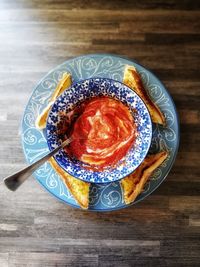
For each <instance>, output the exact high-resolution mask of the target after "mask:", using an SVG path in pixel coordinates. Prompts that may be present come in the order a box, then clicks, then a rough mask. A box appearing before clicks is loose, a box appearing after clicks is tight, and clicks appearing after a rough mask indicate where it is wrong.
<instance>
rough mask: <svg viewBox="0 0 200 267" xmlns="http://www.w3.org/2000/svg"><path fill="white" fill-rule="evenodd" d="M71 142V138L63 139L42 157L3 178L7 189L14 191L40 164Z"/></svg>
mask: <svg viewBox="0 0 200 267" xmlns="http://www.w3.org/2000/svg"><path fill="white" fill-rule="evenodd" d="M70 142H71V139H70V138H69V139H67V140H65V141H64V142H63V143H62V144H61V145H60V146H58V147H57V148H55V149H54V150H52V151H51V152H50V153H48V154H47V155H46V156H44V157H43V158H41V159H39V160H37V161H36V162H34V163H33V164H31V165H29V166H28V167H26V168H24V169H22V170H20V171H18V172H17V173H14V174H12V175H10V176H8V177H6V178H4V180H3V181H4V183H5V185H6V186H7V188H8V189H10V190H11V191H15V190H16V189H17V188H18V187H19V186H20V185H21V184H22V183H23V182H24V181H25V180H26V179H27V178H28V177H29V176H30V175H31V174H32V173H33V172H34V171H36V170H37V169H38V168H39V167H40V166H41V165H43V164H44V163H45V162H46V161H47V160H48V159H50V158H51V157H52V156H53V155H55V154H56V153H57V152H58V151H59V150H60V149H61V148H63V147H65V146H66V145H68V144H69V143H70Z"/></svg>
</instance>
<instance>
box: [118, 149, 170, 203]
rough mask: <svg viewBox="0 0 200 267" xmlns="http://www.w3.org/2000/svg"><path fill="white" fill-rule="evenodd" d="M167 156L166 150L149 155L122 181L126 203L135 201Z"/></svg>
mask: <svg viewBox="0 0 200 267" xmlns="http://www.w3.org/2000/svg"><path fill="white" fill-rule="evenodd" d="M167 156H168V152H166V151H163V152H159V153H157V154H153V155H149V156H147V157H146V158H145V159H144V161H143V162H142V163H141V165H140V166H139V167H138V168H137V169H136V170H135V171H134V172H133V173H132V174H130V175H129V176H127V177H125V178H124V179H122V180H121V181H120V183H121V186H122V189H123V195H124V201H125V203H126V204H130V203H131V202H133V201H134V200H135V199H136V197H137V196H138V195H139V194H140V193H141V192H142V190H143V188H144V185H145V183H146V182H147V180H148V179H149V177H150V176H151V174H152V173H153V171H154V170H155V169H156V168H158V167H159V166H160V165H161V164H162V163H163V161H164V160H165V159H166V158H167Z"/></svg>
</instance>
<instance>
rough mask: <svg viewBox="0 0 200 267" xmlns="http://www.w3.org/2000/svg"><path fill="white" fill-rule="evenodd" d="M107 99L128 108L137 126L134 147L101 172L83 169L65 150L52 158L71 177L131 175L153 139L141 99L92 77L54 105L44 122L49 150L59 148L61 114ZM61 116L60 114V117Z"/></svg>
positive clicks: (91, 178)
mask: <svg viewBox="0 0 200 267" xmlns="http://www.w3.org/2000/svg"><path fill="white" fill-rule="evenodd" d="M98 96H107V97H111V98H114V99H116V100H118V101H120V102H122V103H124V104H125V105H126V106H128V107H129V109H130V111H134V112H132V115H133V117H134V122H135V124H136V127H137V136H136V139H135V143H134V145H133V146H132V147H131V149H130V150H129V151H128V153H127V155H126V156H125V158H124V159H122V160H121V164H120V162H119V163H118V164H117V166H116V167H115V168H110V167H107V168H105V169H104V170H103V171H101V172H97V171H92V170H88V169H86V168H84V163H83V162H81V161H78V160H76V159H74V158H71V157H69V156H68V155H67V153H66V152H65V151H64V149H61V150H60V151H59V152H58V153H57V154H56V155H55V156H54V158H55V160H56V161H57V162H58V164H59V165H60V166H61V167H62V168H63V169H65V170H66V172H68V173H69V174H71V175H72V176H74V177H76V178H79V179H81V180H83V181H86V182H91V183H109V182H114V181H118V180H120V179H122V178H124V177H125V176H127V175H129V174H130V173H132V172H133V171H134V170H135V169H136V168H137V167H138V166H139V165H140V164H141V162H142V161H143V160H144V158H145V157H146V155H147V152H148V150H149V147H150V144H151V137H152V124H151V118H150V115H149V112H148V110H147V107H146V106H145V104H144V102H143V101H142V100H141V98H140V97H139V96H138V95H137V94H136V93H135V92H134V91H133V90H131V89H130V88H129V87H127V86H126V85H124V84H122V83H120V82H118V81H115V80H112V79H108V78H91V79H86V80H83V81H80V82H77V83H76V84H74V85H73V86H72V87H71V88H69V89H67V90H66V91H65V92H64V93H63V94H62V95H61V96H60V97H59V98H58V99H57V100H56V101H55V102H54V104H53V106H52V109H51V111H50V112H49V117H48V119H47V127H46V136H47V143H48V146H49V149H50V150H53V149H55V148H56V147H58V146H59V145H60V144H61V143H62V140H60V139H59V136H58V125H60V124H61V123H64V122H63V119H62V116H61V114H63V112H64V113H65V114H66V113H68V112H71V111H72V110H73V109H74V108H75V107H76V106H77V105H79V104H80V103H81V102H83V101H85V100H88V99H91V98H92V97H98ZM59 114H60V115H59Z"/></svg>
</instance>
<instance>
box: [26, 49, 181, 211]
mask: <svg viewBox="0 0 200 267" xmlns="http://www.w3.org/2000/svg"><path fill="white" fill-rule="evenodd" d="M126 64H129V65H134V66H135V67H136V68H137V70H138V71H139V73H140V75H141V77H142V80H143V83H144V85H145V87H146V89H147V90H148V91H149V94H150V95H151V97H152V98H153V99H154V101H155V102H156V103H157V105H159V107H160V108H161V110H162V111H163V112H164V114H165V116H166V120H167V127H166V128H163V127H162V126H158V125H156V126H155V125H154V127H153V139H152V144H151V148H150V151H151V152H157V151H160V150H162V149H167V150H169V152H170V156H169V157H168V159H167V160H166V161H165V163H164V164H162V166H160V167H159V168H158V169H157V170H156V172H154V174H153V176H152V177H151V179H150V181H149V182H148V183H147V184H146V186H145V190H144V192H143V193H141V194H140V195H139V196H138V197H137V199H136V201H135V202H134V203H137V202H139V201H141V200H143V199H144V198H145V197H147V196H148V195H149V194H151V193H152V192H153V191H154V190H155V189H156V188H157V187H158V186H159V185H160V184H161V183H162V181H163V180H164V179H165V177H166V176H167V174H168V173H169V171H170V169H171V167H172V165H173V163H174V160H175V158H176V155H177V151H178V146H179V139H180V137H179V135H180V134H179V120H178V115H177V112H176V108H175V105H174V102H173V100H172V98H171V96H170V95H169V93H168V92H167V90H166V89H165V87H164V85H163V84H162V83H161V82H160V81H159V80H158V78H157V77H156V76H155V75H154V74H153V73H152V72H150V71H149V70H147V69H145V68H144V67H143V66H141V65H139V64H138V63H136V62H134V61H130V60H128V59H125V58H122V57H119V56H115V55H110V54H91V55H84V56H80V57H77V58H73V59H70V60H67V61H66V62H64V63H63V64H61V65H59V66H57V67H56V68H55V69H53V70H52V71H50V72H49V73H48V74H47V75H46V76H45V77H44V78H43V79H42V80H41V81H40V82H39V83H38V85H37V86H36V87H35V89H34V91H33V93H32V95H31V97H30V100H29V102H28V104H27V106H26V108H25V112H24V116H23V119H22V145H23V150H24V154H25V157H26V160H27V162H28V163H33V162H34V161H35V160H37V159H39V158H40V157H41V156H43V155H45V154H46V153H47V152H48V146H47V142H46V137H45V133H44V132H40V131H38V130H37V129H36V128H35V120H36V118H37V116H38V115H39V114H40V112H41V111H42V109H43V108H44V107H45V106H46V105H47V103H48V99H49V98H50V95H51V93H52V92H53V90H54V89H55V87H56V85H57V83H58V81H59V80H60V79H61V77H62V74H63V73H64V72H66V71H68V72H70V73H72V76H73V79H74V81H78V80H81V79H87V78H90V77H105V78H111V79H114V80H118V81H122V78H123V71H124V66H125V65H126ZM34 177H35V178H36V179H37V181H39V183H40V184H41V185H42V186H43V187H44V188H46V189H47V190H48V191H49V192H50V193H51V194H53V195H54V196H55V197H57V198H58V199H59V200H62V201H64V202H65V203H67V204H69V205H71V206H74V207H78V208H79V206H78V205H77V204H76V202H75V200H74V199H73V197H72V196H71V194H70V193H69V191H68V190H67V188H66V187H65V186H64V184H63V182H62V181H61V179H60V178H59V177H58V175H57V173H56V172H55V171H54V170H53V169H52V168H51V166H50V164H49V163H45V164H44V165H43V166H42V167H41V168H40V169H38V170H37V171H36V172H35V173H34ZM127 206H129V205H126V204H125V203H124V201H123V197H122V189H121V186H120V183H119V182H114V183H110V184H101V185H100V184H94V185H93V186H92V188H91V190H90V207H89V210H93V211H111V210H116V209H121V208H125V207H127Z"/></svg>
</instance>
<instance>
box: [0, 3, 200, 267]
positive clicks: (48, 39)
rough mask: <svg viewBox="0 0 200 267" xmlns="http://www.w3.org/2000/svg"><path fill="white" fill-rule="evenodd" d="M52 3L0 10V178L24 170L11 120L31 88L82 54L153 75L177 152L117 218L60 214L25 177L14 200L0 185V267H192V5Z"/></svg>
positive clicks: (60, 207)
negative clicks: (122, 59) (169, 104)
mask: <svg viewBox="0 0 200 267" xmlns="http://www.w3.org/2000/svg"><path fill="white" fill-rule="evenodd" d="M56 2H57V1H51V0H49V1H48V0H32V1H26V0H1V2H0V144H1V146H0V170H1V177H2V178H3V177H4V176H6V175H8V174H10V173H12V172H14V171H16V170H18V169H20V168H21V167H23V166H25V160H24V156H23V153H22V147H21V142H20V119H21V117H22V114H23V110H24V107H25V105H26V103H27V101H28V99H29V97H30V94H31V91H32V89H33V87H34V86H35V84H36V83H37V81H38V80H39V79H41V78H42V76H43V75H44V74H45V73H46V72H47V71H49V70H50V69H51V68H53V67H55V66H56V65H58V64H60V63H62V62H63V61H65V60H66V59H68V58H70V57H73V56H77V55H80V54H85V53H96V52H108V53H116V54H120V55H124V56H127V57H129V58H132V59H135V60H137V61H138V62H140V63H141V64H143V65H144V66H146V67H148V68H150V69H151V70H153V71H154V72H155V73H156V74H157V75H158V77H160V79H161V80H162V81H163V82H164V83H165V85H166V87H167V88H168V90H169V92H170V93H171V95H172V96H173V98H174V100H175V103H176V106H177V109H178V112H179V115H180V122H181V143H180V149H179V154H178V157H177V160H176V162H175V165H174V167H173V169H172V170H171V172H170V174H169V175H168V177H167V179H166V181H165V182H164V183H163V184H162V185H161V186H160V187H159V188H158V189H157V190H156V191H155V192H154V193H153V194H152V195H151V196H149V197H148V198H146V199H145V200H144V201H142V202H141V203H139V204H137V205H135V206H132V207H130V208H127V209H124V210H120V211H116V212H110V213H91V212H85V211H82V210H76V209H73V208H71V207H68V206H67V205H64V204H63V203H60V202H58V201H57V200H56V199H54V198H53V197H52V196H50V195H49V194H48V193H47V192H45V190H43V188H41V187H40V186H39V184H38V183H37V182H36V181H35V180H34V179H33V178H30V180H29V181H27V182H26V183H25V184H24V185H23V186H22V187H21V188H20V189H19V190H18V191H17V192H16V193H12V192H9V191H8V190H7V189H5V188H4V187H3V186H2V185H1V186H0V266H1V267H5V266H9V267H10V266H20V267H22V266H42V267H43V266H73V267H74V266H92V267H95V266H102V267H105V266H119V267H123V266H124V267H125V266H126V267H127V266H170V267H171V266H192V267H194V266H199V264H200V242H199V240H200V212H199V209H200V198H199V191H200V190H199V189H200V180H199V176H200V161H199V156H200V154H199V151H200V134H199V133H200V113H199V107H200V60H199V56H200V11H199V9H200V4H199V1H189V0H188V1H174V0H171V1H162V0H160V1H156V0H153V1H150V0H148V1H144V0H141V1H139V0H138V1H120V0H117V1H114V0H113V1H106V0H105V1H94V0H89V1H81V0H80V1H70V0H69V1H65V0H60V1H58V3H56ZM86 2H87V3H88V4H86ZM158 3H159V4H158Z"/></svg>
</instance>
